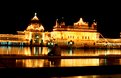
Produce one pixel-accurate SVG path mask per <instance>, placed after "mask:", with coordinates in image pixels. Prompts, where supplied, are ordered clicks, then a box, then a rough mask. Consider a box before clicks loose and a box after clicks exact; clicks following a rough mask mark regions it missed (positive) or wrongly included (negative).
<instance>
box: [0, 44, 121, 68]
mask: <svg viewBox="0 0 121 78" xmlns="http://www.w3.org/2000/svg"><path fill="white" fill-rule="evenodd" d="M50 50H51V48H47V47H9V46H8V47H5V46H4V47H3V46H1V47H0V55H4V54H7V55H12V54H14V55H26V56H40V57H41V56H42V55H43V56H44V55H47V53H48V52H49V51H50ZM114 54H117V55H120V54H121V50H120V49H62V51H61V55H62V56H99V55H105V56H108V55H114ZM4 62H6V63H4ZM9 62H11V64H10V63H9ZM7 63H8V65H10V66H15V67H66V66H69V67H70V66H100V65H121V59H116V58H115V59H114V58H113V59H112V58H108V59H106V58H102V59H98V58H86V59H84V58H83V59H81V58H80V59H20V60H19V59H17V60H9V59H6V60H3V59H1V60H0V66H5V64H7Z"/></svg>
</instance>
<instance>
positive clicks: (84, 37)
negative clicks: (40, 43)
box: [51, 18, 99, 47]
mask: <svg viewBox="0 0 121 78" xmlns="http://www.w3.org/2000/svg"><path fill="white" fill-rule="evenodd" d="M96 28H97V23H96V22H95V21H94V22H93V23H92V25H91V26H90V27H89V25H88V23H87V22H84V21H83V19H82V18H80V20H79V21H78V22H75V23H74V25H73V26H65V23H64V22H62V23H60V24H59V23H58V20H56V25H55V26H54V27H53V31H52V32H51V38H52V39H53V41H54V42H55V43H57V44H59V45H62V46H63V45H68V42H70V41H72V42H73V43H74V44H73V46H76V47H78V46H79V47H81V46H82V47H83V46H85V45H86V46H91V45H93V44H94V43H95V42H96V41H97V40H99V33H98V32H97V29H96Z"/></svg>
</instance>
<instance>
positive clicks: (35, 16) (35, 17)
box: [31, 13, 39, 20]
mask: <svg viewBox="0 0 121 78" xmlns="http://www.w3.org/2000/svg"><path fill="white" fill-rule="evenodd" d="M31 20H39V19H38V17H37V13H35V14H34V17H33V18H32V19H31Z"/></svg>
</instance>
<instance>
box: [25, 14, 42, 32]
mask: <svg viewBox="0 0 121 78" xmlns="http://www.w3.org/2000/svg"><path fill="white" fill-rule="evenodd" d="M26 30H27V31H44V27H43V26H42V24H40V23H39V19H38V17H37V13H35V15H34V17H33V18H32V19H31V24H30V25H29V26H28V27H27V29H26Z"/></svg>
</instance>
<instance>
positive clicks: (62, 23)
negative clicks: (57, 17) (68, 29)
mask: <svg viewBox="0 0 121 78" xmlns="http://www.w3.org/2000/svg"><path fill="white" fill-rule="evenodd" d="M60 25H65V21H64V17H62V20H61V23H60Z"/></svg>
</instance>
